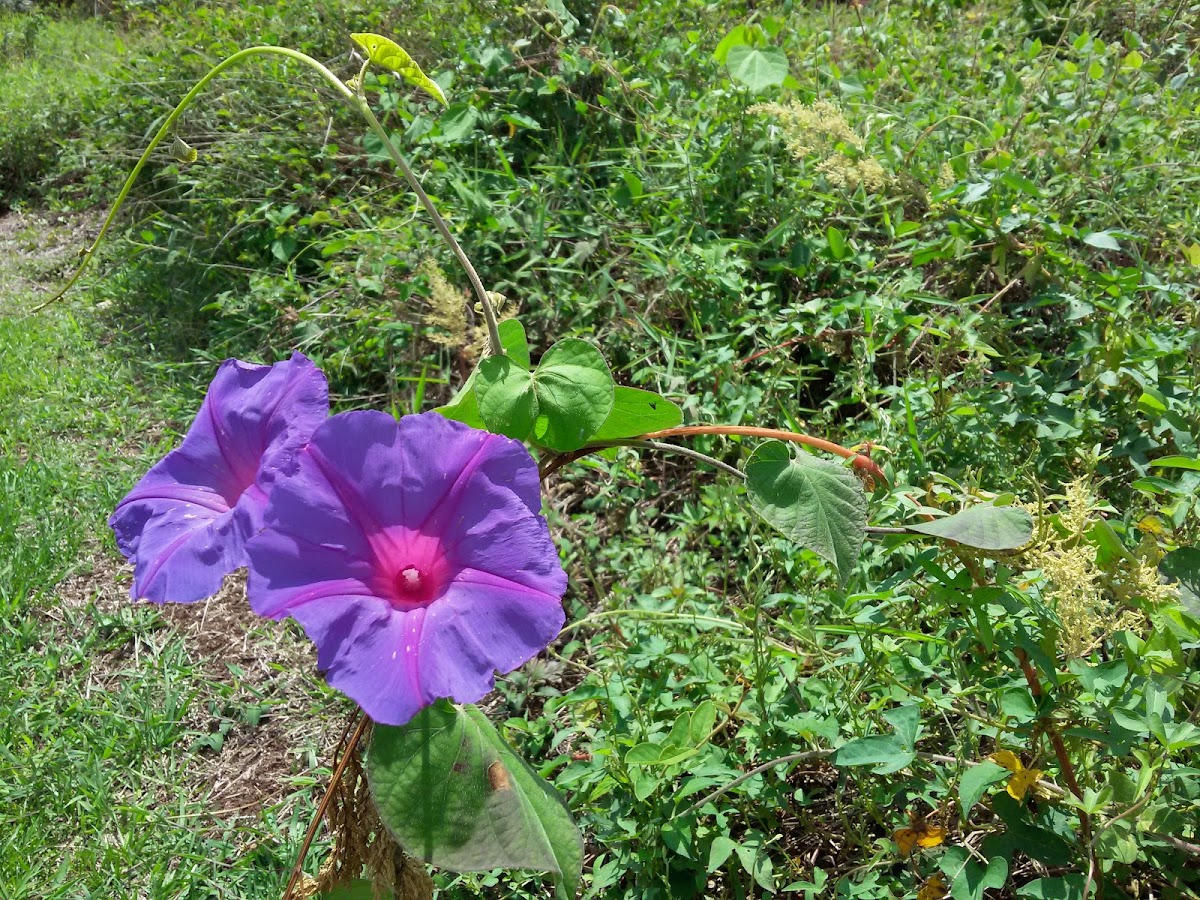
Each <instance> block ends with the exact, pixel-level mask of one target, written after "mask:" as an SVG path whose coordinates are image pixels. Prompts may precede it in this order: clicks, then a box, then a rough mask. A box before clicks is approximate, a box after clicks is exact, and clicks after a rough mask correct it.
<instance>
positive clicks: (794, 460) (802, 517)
mask: <svg viewBox="0 0 1200 900" xmlns="http://www.w3.org/2000/svg"><path fill="white" fill-rule="evenodd" d="M746 489H747V491H748V492H749V494H750V504H751V506H753V507H754V510H755V512H757V513H758V514H759V515H760V516H762V517H763V518H764V519H766V520H767V522H769V523H770V524H771V525H773V526H774V527H775V528H777V529H779V530H780V531H781V532H783V534H785V535H786V536H787V537H789V538H791V539H792V540H793V541H795V542H796V543H797V544H800V545H801V546H802V547H807V548H808V549H809V550H812V551H813V552H814V553H816V554H817V555H818V556H820V557H821V558H822V559H825V560H827V561H829V562H830V563H832V564H833V566H834V567H835V568H836V569H837V573H838V578H839V580H840V581H841V582H842V583H843V584H844V583H845V581H846V579H847V578H848V577H849V575H850V571H851V570H852V569H853V568H854V564H855V563H856V562H858V554H859V552H860V551H861V550H862V545H863V539H864V537H865V536H866V527H867V496H866V494H865V493H864V492H863V488H862V483H861V482H860V481H859V480H858V479H857V478H856V477H855V476H854V474H853V473H852V472H849V471H847V470H846V469H844V468H842V467H841V466H839V465H835V464H834V463H831V462H826V461H825V460H823V459H817V458H816V457H815V456H812V455H811V454H808V453H798V454H796V455H794V456H793V455H792V452H791V451H790V450H789V449H788V446H787V445H786V444H784V443H783V442H782V441H767V442H766V443H764V444H762V445H761V446H760V447H759V448H758V449H757V450H755V451H754V453H753V454H752V455H751V456H750V458H749V459H748V460H747V461H746Z"/></svg>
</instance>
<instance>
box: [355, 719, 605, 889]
mask: <svg viewBox="0 0 1200 900" xmlns="http://www.w3.org/2000/svg"><path fill="white" fill-rule="evenodd" d="M366 768H367V779H368V782H369V783H370V786H371V795H372V797H373V798H374V799H375V804H376V806H377V807H378V808H379V815H380V818H381V819H382V820H383V823H384V825H386V826H387V828H388V830H389V831H390V832H391V833H392V835H393V836H394V837H395V839H396V841H397V842H398V843H399V844H400V846H401V847H403V848H404V852H405V853H407V854H408V855H409V856H412V857H415V858H417V859H422V860H424V861H425V862H428V863H432V864H433V865H435V866H439V867H441V868H445V869H451V870H453V871H456V872H478V871H483V870H486V869H495V868H510V869H511V868H523V869H537V870H539V871H543V872H552V873H554V874H555V875H556V876H558V877H557V879H556V883H557V887H558V896H559V897H560V898H572V897H574V896H575V894H576V891H577V890H578V887H579V877H580V873H581V872H582V868H583V839H582V838H581V837H580V834H579V829H578V828H576V827H575V823H574V821H573V820H572V819H571V814H570V813H569V812H568V811H567V808H566V806H565V805H564V803H563V801H562V798H561V797H560V796H559V795H558V793H557V791H555V789H554V788H553V787H552V786H551V785H549V784H547V783H546V782H545V781H544V780H543V779H542V778H540V777H539V776H538V775H537V773H536V772H534V771H533V769H532V768H530V767H529V765H528V764H527V763H526V762H525V761H524V760H523V759H521V757H519V756H518V755H517V754H516V752H515V751H513V749H512V748H511V747H509V746H508V744H507V743H505V742H504V739H503V738H501V737H500V735H499V733H498V732H497V731H496V729H495V726H493V725H492V723H491V722H490V721H488V718H487V716H485V715H484V714H483V713H482V712H480V711H479V709H477V708H476V707H474V706H463V707H458V706H453V705H451V704H450V703H447V702H445V701H442V702H439V703H436V704H434V705H433V706H428V707H426V708H425V709H424V710H422V711H421V712H420V713H418V714H417V716H416V717H415V718H414V719H413V720H412V721H411V722H409V723H408V724H407V725H404V726H402V727H399V728H391V727H385V726H379V725H377V726H376V727H375V731H374V734H373V736H372V738H371V746H370V748H369V749H368V751H367V766H366Z"/></svg>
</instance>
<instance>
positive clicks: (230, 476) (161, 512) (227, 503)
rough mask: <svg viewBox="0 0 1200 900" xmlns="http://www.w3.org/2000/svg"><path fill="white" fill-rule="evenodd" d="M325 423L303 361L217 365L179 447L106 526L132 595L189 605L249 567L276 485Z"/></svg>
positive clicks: (323, 399)
mask: <svg viewBox="0 0 1200 900" xmlns="http://www.w3.org/2000/svg"><path fill="white" fill-rule="evenodd" d="M328 416H329V389H328V387H327V385H326V383H325V376H324V375H323V374H321V370H320V369H318V368H317V367H316V366H315V365H313V364H312V363H311V362H310V361H309V360H308V359H307V358H305V357H304V356H302V355H301V354H299V353H295V354H293V355H292V357H291V359H288V360H286V361H284V362H279V363H276V364H275V365H273V366H256V365H251V364H249V363H244V362H241V361H239V360H236V359H227V360H226V361H225V362H223V363H222V364H221V367H220V369H218V370H217V374H216V376H215V377H214V378H213V381H212V384H211V385H210V386H209V389H208V394H207V396H205V398H204V402H203V404H201V406H200V412H199V413H198V414H197V415H196V420H195V421H194V422H193V423H192V427H191V428H190V429H188V433H187V436H186V437H184V439H183V443H182V444H181V445H180V446H179V447H178V448H177V449H175V450H172V451H171V452H170V453H168V454H167V455H166V456H165V457H163V458H162V459H161V460H160V461H159V462H158V463H156V464H155V465H154V467H153V468H151V469H150V471H149V472H147V473H146V474H145V476H143V478H142V480H141V481H139V482H138V483H137V485H136V486H135V487H134V488H133V490H132V491H130V492H129V493H128V494H127V495H126V496H125V498H124V499H122V500H121V502H120V503H119V504H117V508H116V510H115V511H114V512H113V514H112V516H111V517H110V518H109V520H108V523H109V525H111V526H112V529H113V531H114V532H115V533H116V537H117V546H118V547H119V548H120V550H121V552H122V553H124V554H125V556H126V557H128V558H129V559H130V560H131V561H132V562H133V564H134V576H133V588H132V594H133V596H134V597H135V598H145V599H148V600H154V601H156V602H159V603H162V602H165V601H175V602H178V603H190V602H193V601H196V600H202V599H204V598H205V597H210V596H212V595H213V594H215V593H216V592H217V591H218V590H219V589H220V587H221V582H222V580H223V579H224V577H225V576H226V575H228V574H229V573H230V572H232V571H233V570H234V569H237V568H239V567H241V566H243V565H245V564H246V551H245V545H246V541H247V540H248V539H249V538H250V537H251V535H253V534H255V533H256V532H257V531H258V530H259V529H260V528H261V527H262V519H263V511H264V509H265V508H266V504H267V492H268V491H269V490H270V488H271V485H272V483H273V482H274V480H275V479H276V477H278V476H279V474H280V473H281V472H283V471H284V470H285V469H286V468H287V467H288V466H289V465H290V464H292V462H293V461H294V458H295V455H296V453H297V451H299V450H300V448H301V447H303V446H304V445H305V444H306V443H307V442H308V439H309V437H310V436H311V435H312V433H313V431H314V430H315V429H316V427H317V426H318V425H319V424H320V423H321V422H322V421H324V420H325V419H327V418H328Z"/></svg>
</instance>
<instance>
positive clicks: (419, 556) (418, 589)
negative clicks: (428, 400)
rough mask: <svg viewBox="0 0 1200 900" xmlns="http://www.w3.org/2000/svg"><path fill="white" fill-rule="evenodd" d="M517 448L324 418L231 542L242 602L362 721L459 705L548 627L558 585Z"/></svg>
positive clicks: (459, 432) (466, 434)
mask: <svg viewBox="0 0 1200 900" xmlns="http://www.w3.org/2000/svg"><path fill="white" fill-rule="evenodd" d="M540 507H541V501H540V495H539V489H538V472H537V465H536V463H535V462H534V460H533V458H532V457H531V456H530V455H529V452H528V451H527V450H526V449H525V447H524V446H523V445H522V444H521V443H519V442H518V441H514V440H510V439H508V438H505V437H501V436H499V435H495V434H489V433H488V432H484V431H478V430H476V429H473V428H469V427H467V426H466V425H462V424H460V423H458V422H451V421H449V420H447V419H445V418H443V417H442V416H440V415H438V414H436V413H424V414H422V415H413V416H406V417H405V418H403V419H401V420H400V421H399V422H397V421H396V420H395V419H394V418H392V417H391V416H389V415H387V414H385V413H381V412H352V413H343V414H341V415H338V416H334V417H333V418H331V419H329V420H327V421H326V422H324V423H323V424H322V425H321V426H320V427H319V428H317V430H316V432H315V433H314V434H313V435H312V439H311V441H310V442H309V444H308V446H307V447H306V448H305V449H304V450H303V451H301V452H300V453H299V454H298V455H297V457H296V466H295V469H294V471H293V472H292V473H291V474H289V475H287V476H286V477H282V478H279V479H278V480H277V481H276V483H275V485H274V487H273V490H272V492H271V495H270V500H269V503H268V505H267V509H266V514H265V524H266V527H265V528H264V529H263V530H262V531H261V532H260V533H259V534H258V535H257V536H256V537H254V538H253V539H252V540H250V542H249V543H248V545H247V551H248V554H249V560H250V583H249V597H250V604H251V606H252V607H253V608H254V610H255V611H256V612H258V613H259V614H260V615H264V616H270V617H271V618H275V619H280V618H284V617H285V616H292V617H293V618H295V619H297V620H298V621H299V622H300V623H301V625H303V626H304V629H305V631H306V632H307V633H308V635H309V637H310V638H311V639H312V640H313V642H314V643H315V644H316V645H317V654H318V656H317V661H318V665H319V666H320V667H321V669H323V670H324V671H325V673H326V678H327V680H328V681H329V683H330V684H331V685H332V686H334V687H336V688H338V689H339V690H341V691H343V692H344V693H346V694H348V695H349V696H350V697H351V698H353V699H354V700H355V701H357V702H358V704H359V705H360V706H361V707H362V708H363V710H365V711H366V713H367V714H368V715H369V716H370V717H371V718H372V719H374V720H375V721H377V722H380V723H382V724H387V725H401V724H404V723H405V722H407V721H408V720H409V719H411V718H412V717H413V715H415V714H416V713H417V712H418V711H419V710H420V709H421V708H422V707H424V706H427V705H428V704H430V703H432V702H433V701H434V700H436V699H439V698H442V697H449V698H453V699H454V700H457V701H459V702H463V703H473V702H475V701H476V700H479V699H480V698H481V697H482V696H483V695H484V694H486V693H487V692H488V691H489V690H491V688H492V686H493V682H494V678H495V673H496V672H497V671H499V672H508V671H511V670H512V669H514V668H516V667H517V666H519V665H520V664H521V663H523V662H525V661H526V660H528V659H529V658H531V657H532V656H534V655H535V654H537V653H538V652H539V651H541V650H542V649H543V648H544V647H545V646H547V645H548V644H549V643H550V641H552V640H553V639H554V637H555V636H556V635H557V634H558V632H559V630H560V629H561V628H562V625H563V620H564V614H563V609H562V604H561V600H562V596H563V593H564V592H565V590H566V583H567V579H566V573H564V572H563V569H562V565H561V564H560V563H559V559H558V553H557V551H556V549H555V547H554V543H553V541H552V540H551V538H550V532H549V528H548V527H547V525H546V521H545V519H543V518H542V517H541V515H540V514H539V510H540Z"/></svg>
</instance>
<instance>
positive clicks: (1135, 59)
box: [1121, 50, 1146, 69]
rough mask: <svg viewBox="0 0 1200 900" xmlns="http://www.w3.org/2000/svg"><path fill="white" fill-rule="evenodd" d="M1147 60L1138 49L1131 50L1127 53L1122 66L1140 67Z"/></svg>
mask: <svg viewBox="0 0 1200 900" xmlns="http://www.w3.org/2000/svg"><path fill="white" fill-rule="evenodd" d="M1145 61H1146V60H1145V59H1144V58H1143V57H1142V54H1140V53H1138V52H1137V51H1136V50H1130V51H1129V52H1128V53H1126V54H1125V59H1124V60H1122V62H1121V68H1123V69H1140V68H1141V67H1142V64H1143V63H1144V62H1145Z"/></svg>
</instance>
